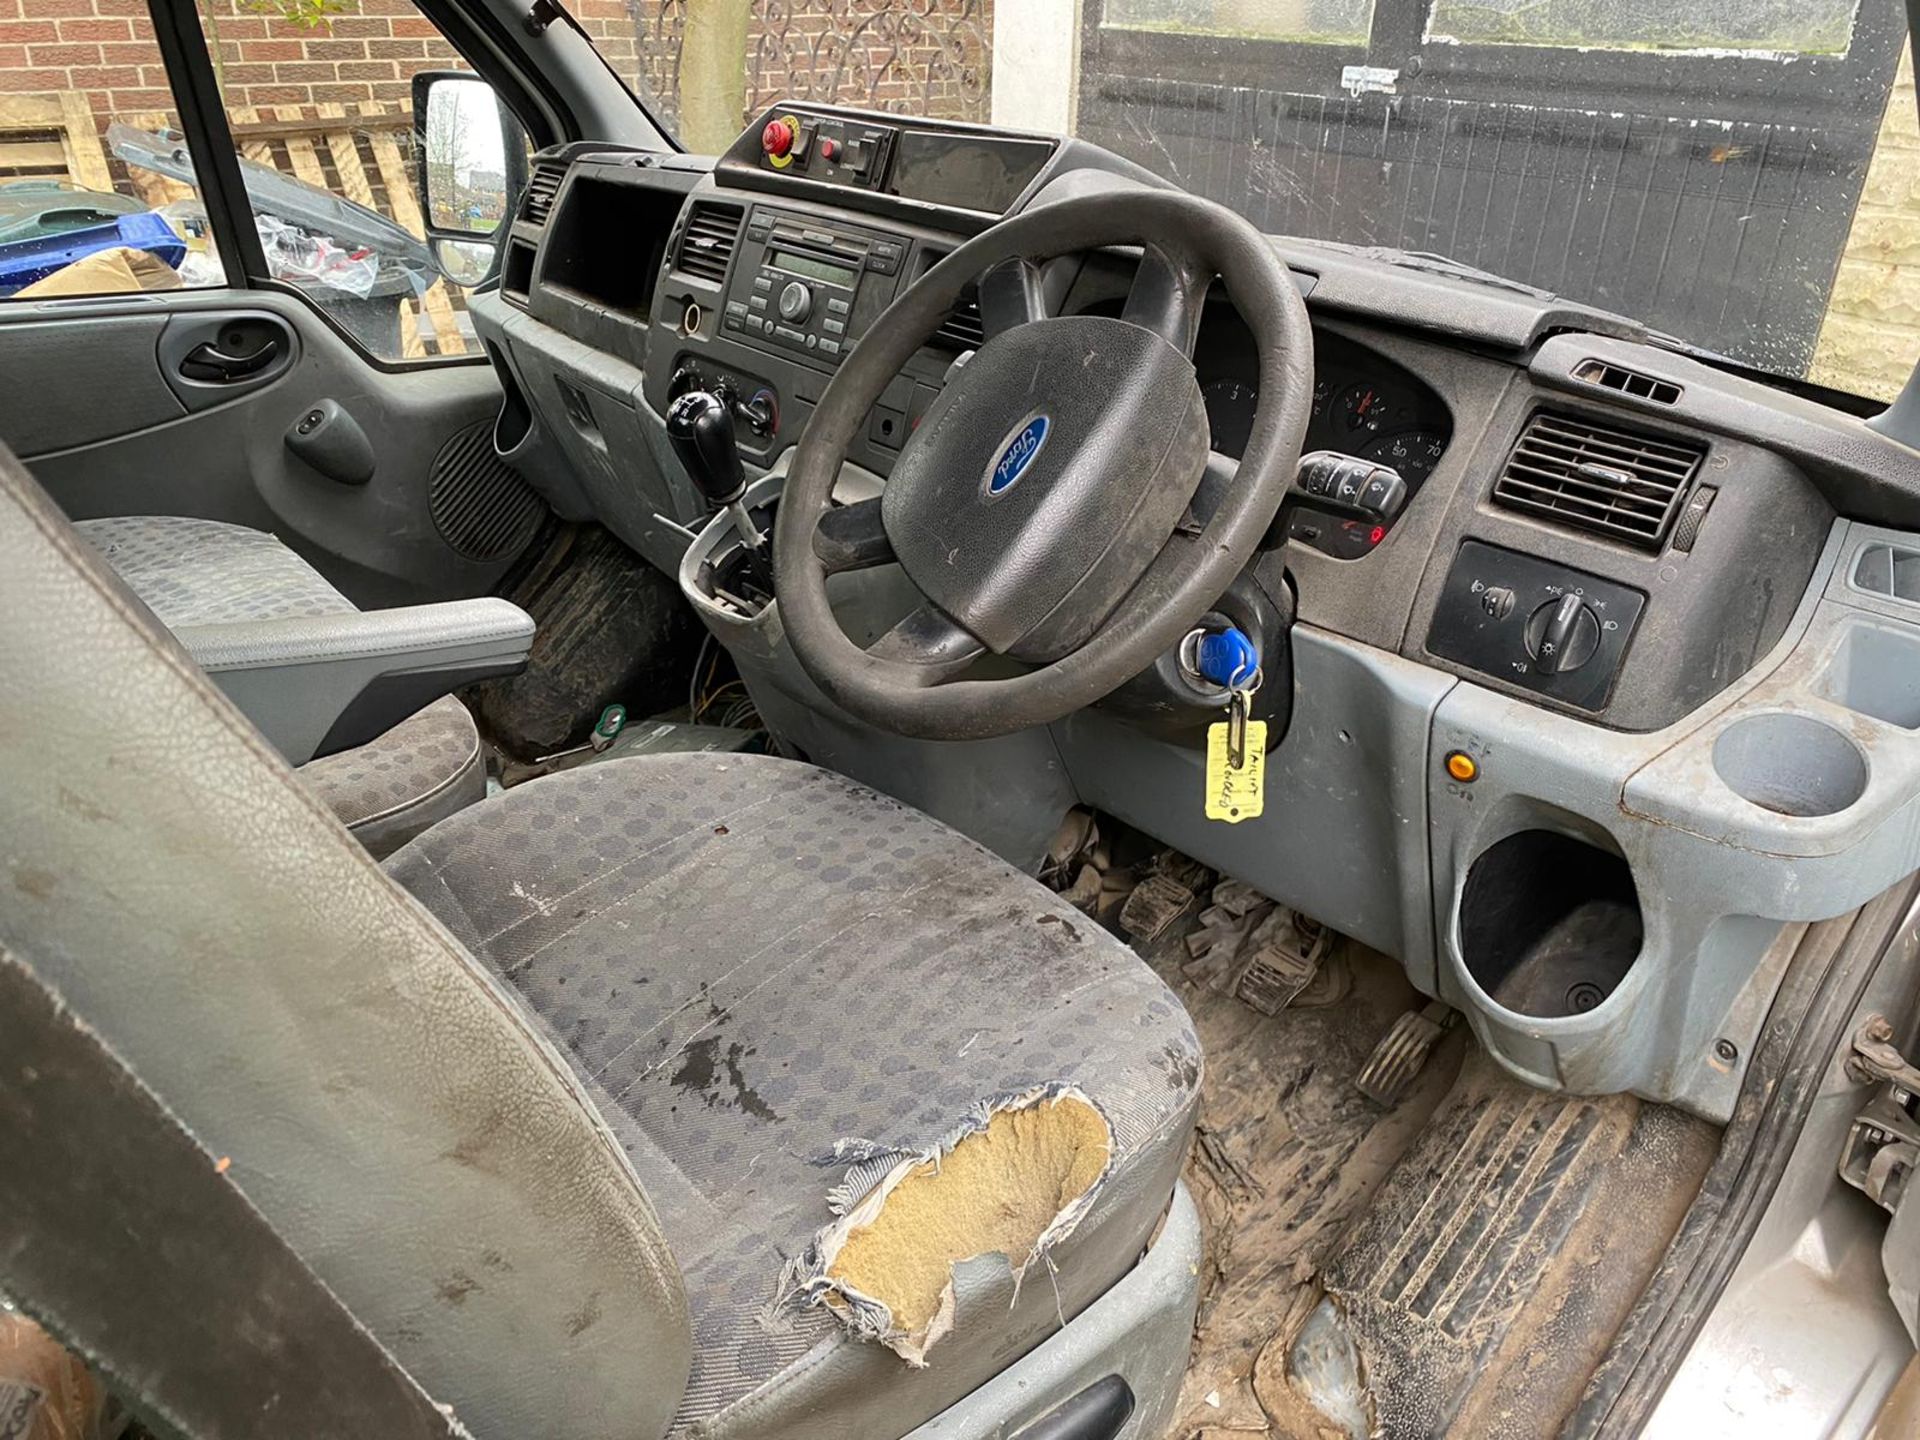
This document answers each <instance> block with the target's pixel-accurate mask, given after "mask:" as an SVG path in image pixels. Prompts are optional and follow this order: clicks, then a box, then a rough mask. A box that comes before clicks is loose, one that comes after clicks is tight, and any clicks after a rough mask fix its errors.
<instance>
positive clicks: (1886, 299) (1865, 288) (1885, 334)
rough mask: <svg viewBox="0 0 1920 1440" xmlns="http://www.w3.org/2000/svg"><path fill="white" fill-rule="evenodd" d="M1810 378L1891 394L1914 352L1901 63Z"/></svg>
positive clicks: (1913, 156) (1906, 111) (1910, 108)
mask: <svg viewBox="0 0 1920 1440" xmlns="http://www.w3.org/2000/svg"><path fill="white" fill-rule="evenodd" d="M1827 307H1828V308H1827V316H1826V320H1825V321H1824V323H1823V324H1822V325H1821V327H1820V339H1819V342H1818V344H1816V346H1815V347H1814V354H1813V365H1812V367H1811V368H1810V369H1809V371H1808V378H1809V379H1812V380H1817V381H1819V382H1820V383H1821V384H1823V385H1832V386H1835V387H1836V388H1838V389H1841V390H1851V391H1853V392H1854V393H1855V394H1858V395H1870V396H1873V397H1874V398H1875V399H1880V400H1891V399H1892V398H1893V397H1894V396H1895V395H1897V394H1898V393H1899V392H1900V387H1901V386H1902V385H1904V384H1905V383H1906V379H1907V375H1908V374H1909V372H1911V371H1912V369H1913V364H1914V359H1915V357H1916V356H1920V111H1916V110H1915V108H1914V86H1913V56H1912V55H1911V54H1908V55H1907V56H1905V57H1904V58H1903V59H1902V60H1901V62H1900V74H1899V77H1898V78H1897V79H1896V80H1895V82H1894V86H1893V93H1892V94H1891V95H1889V96H1888V97H1887V113H1886V116H1885V118H1884V119H1883V120H1882V121H1881V124H1880V139H1879V142H1878V143H1877V144H1876V145H1875V147H1874V153H1873V163H1872V165H1871V166H1869V167H1868V169H1867V180H1866V185H1865V187H1864V188H1863V189H1862V190H1861V192H1860V208H1859V209H1857V210H1856V211H1855V212H1854V215H1853V229H1852V231H1851V233H1850V234H1849V235H1848V236H1847V244H1846V248H1845V249H1844V250H1843V251H1842V252H1841V256H1840V268H1839V270H1838V271H1837V273H1836V274H1835V275H1834V279H1833V292H1832V294H1831V295H1830V296H1829V297H1828V300H1827Z"/></svg>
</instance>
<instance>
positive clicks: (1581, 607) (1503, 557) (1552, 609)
mask: <svg viewBox="0 0 1920 1440" xmlns="http://www.w3.org/2000/svg"><path fill="white" fill-rule="evenodd" d="M1646 599H1647V597H1646V596H1645V595H1643V594H1641V593H1640V592H1639V591H1638V590H1634V589H1631V588H1629V587H1628V586H1625V585H1620V584H1616V583H1615V582H1614V581H1611V580H1606V579H1603V578H1601V577H1600V576H1598V575H1589V574H1587V573H1586V572H1584V571H1580V570H1570V569H1568V568H1567V567H1566V566H1564V565H1556V564H1554V563H1553V562H1551V561H1548V560H1541V559H1538V558H1536V557H1534V556H1532V555H1523V554H1521V553H1519V552H1518V551H1515V550H1503V549H1501V548H1499V547H1498V546H1495V545H1486V544H1482V543H1481V542H1480V541H1478V540H1469V541H1467V542H1466V543H1465V544H1463V545H1462V546H1461V547H1460V553H1459V554H1458V555H1456V556H1455V557H1454V561H1453V569H1452V570H1451V571H1449V572H1448V574H1447V583H1446V586H1445V588H1443V589H1442V590H1441V592H1440V603H1439V604H1438V605H1437V606H1436V607H1435V608H1434V612H1433V624H1432V625H1431V626H1430V627H1429V628H1428V631H1427V649H1428V651H1429V652H1430V653H1432V654H1434V655H1438V656H1441V657H1443V658H1444V659H1448V660H1452V661H1455V662H1456V663H1458V664H1461V665H1464V666H1466V667H1467V668H1468V669H1470V670H1477V671H1479V672H1480V673H1481V674H1483V675H1488V676H1491V677H1493V678H1495V679H1498V680H1504V681H1505V682H1507V683H1508V684H1509V685H1518V686H1520V687H1521V688H1523V689H1526V690H1532V691H1535V692H1537V693H1539V694H1541V695H1546V696H1549V697H1550V698H1552V699H1555V700H1559V701H1561V702H1562V703H1564V704H1567V705H1572V706H1574V707H1576V708H1578V709H1581V710H1599V709H1601V708H1602V707H1603V706H1604V705H1605V704H1606V703H1607V696H1608V694H1609V693H1610V692H1611V690H1612V688H1613V679H1614V676H1615V674H1617V673H1618V671H1619V668H1620V661H1621V659H1622V658H1623V657H1624V656H1625V655H1626V653H1627V646H1628V644H1629V643H1630V642H1631V641H1632V639H1633V629H1634V625H1635V624H1636V623H1637V622H1638V621H1639V619H1640V611H1641V609H1642V608H1643V607H1644V606H1645V605H1646Z"/></svg>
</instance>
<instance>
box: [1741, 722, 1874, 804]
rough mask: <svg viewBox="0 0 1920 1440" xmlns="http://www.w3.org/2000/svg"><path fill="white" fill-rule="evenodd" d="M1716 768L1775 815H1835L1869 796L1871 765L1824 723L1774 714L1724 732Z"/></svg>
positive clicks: (1752, 801)
mask: <svg viewBox="0 0 1920 1440" xmlns="http://www.w3.org/2000/svg"><path fill="white" fill-rule="evenodd" d="M1713 768H1714V770H1715V771H1716V772H1717V773H1718V774H1719V776H1720V778H1721V780H1723V781H1725V782H1726V785H1727V788H1728V789H1729V790H1731V791H1733V793H1734V794H1736V795H1738V796H1739V797H1740V798H1741V799H1742V800H1745V801H1746V802H1747V803H1748V804H1751V805H1758V806H1759V807H1760V808H1761V809H1762V810H1771V811H1773V812H1774V813H1775V814H1776V815H1790V816H1793V817H1795V818H1797V819H1812V818H1814V817H1816V816H1820V815H1837V814H1839V813H1840V812H1841V811H1842V810H1845V809H1846V808H1847V807H1848V806H1849V805H1852V804H1853V803H1854V802H1856V801H1857V800H1859V798H1860V797H1861V796H1862V795H1864V794H1866V793H1867V761H1866V757H1865V756H1864V755H1862V754H1861V753H1860V747H1859V746H1857V745H1855V744H1854V743H1853V741H1852V740H1850V739H1848V738H1847V737H1846V736H1845V735H1843V734H1842V733H1841V732H1840V731H1839V730H1837V729H1835V728H1834V727H1833V726H1832V725H1829V724H1828V723H1827V722H1826V721H1824V720H1816V719H1814V718H1813V717H1812V716H1810V715H1789V714H1785V713H1779V712H1776V713H1774V714H1769V715H1752V716H1749V717H1748V718H1747V719H1745V720H1739V721H1736V722H1735V723H1734V724H1732V725H1729V726H1728V727H1727V728H1726V729H1725V730H1724V731H1722V732H1721V734H1720V738H1719V739H1718V740H1716V741H1715V742H1714V745H1713Z"/></svg>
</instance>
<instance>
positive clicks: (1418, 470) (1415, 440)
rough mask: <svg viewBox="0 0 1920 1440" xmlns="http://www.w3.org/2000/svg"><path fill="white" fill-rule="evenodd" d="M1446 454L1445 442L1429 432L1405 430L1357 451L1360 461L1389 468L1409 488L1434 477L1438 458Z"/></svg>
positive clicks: (1440, 437) (1372, 442)
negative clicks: (1369, 461)
mask: <svg viewBox="0 0 1920 1440" xmlns="http://www.w3.org/2000/svg"><path fill="white" fill-rule="evenodd" d="M1446 453H1447V442H1446V440H1445V439H1444V438H1443V437H1442V436H1440V435H1438V434H1436V433H1435V432H1434V431H1432V430H1405V431H1402V432H1401V433H1400V434H1398V435H1383V436H1381V437H1380V438H1379V439H1378V440H1374V441H1370V442H1369V443H1367V444H1366V445H1363V446H1361V447H1360V458H1361V459H1363V460H1372V461H1374V462H1375V463H1376V464H1380V465H1391V466H1392V467H1393V468H1394V469H1396V470H1398V471H1399V472H1400V478H1401V479H1402V480H1405V481H1406V482H1407V484H1408V486H1409V487H1413V486H1417V485H1419V483H1420V482H1421V481H1422V480H1425V479H1426V478H1427V476H1429V475H1431V474H1432V473H1433V467H1434V466H1435V465H1438V464H1439V463H1440V457H1441V456H1442V455H1444V454H1446Z"/></svg>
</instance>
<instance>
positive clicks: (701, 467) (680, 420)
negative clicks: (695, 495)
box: [667, 390, 765, 550]
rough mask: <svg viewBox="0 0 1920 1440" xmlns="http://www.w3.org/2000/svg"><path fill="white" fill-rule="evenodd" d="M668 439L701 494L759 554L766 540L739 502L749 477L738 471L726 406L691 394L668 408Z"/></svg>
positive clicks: (730, 416) (737, 450) (730, 415)
mask: <svg viewBox="0 0 1920 1440" xmlns="http://www.w3.org/2000/svg"><path fill="white" fill-rule="evenodd" d="M667 438H668V439H669V440H671V441H672V442H673V453H674V454H676V455H678V456H679V457H680V464H681V466H682V467H683V468H685V470H686V472H687V474H688V476H689V477H690V478H691V479H692V480H693V483H694V485H695V486H697V487H698V488H699V491H700V493H701V494H702V495H705V496H706V497H707V499H709V500H711V501H712V502H713V503H714V504H716V505H724V506H726V507H727V511H728V513H729V514H731V515H732V516H733V523H734V524H735V525H736V526H738V527H739V530H740V538H741V540H742V541H744V542H745V543H746V547H747V548H748V549H749V550H758V549H759V548H760V547H761V546H762V545H763V544H764V543H765V537H764V536H762V535H761V533H760V531H759V529H758V528H757V527H756V526H755V525H754V523H753V517H752V516H750V515H748V514H747V507H746V504H745V503H744V501H743V500H742V498H741V497H742V496H744V495H745V494H746V493H747V477H746V472H745V471H743V470H742V469H741V468H740V447H739V446H738V445H737V444H736V443H735V441H734V437H733V413H732V411H730V410H729V409H728V408H727V403H726V401H724V400H722V399H721V398H720V397H719V396H718V395H714V394H712V393H710V392H708V391H706V390H689V391H688V392H687V393H686V394H684V395H682V396H681V397H680V398H679V399H677V400H675V401H674V402H673V403H672V404H671V405H669V406H668V407H667Z"/></svg>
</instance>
